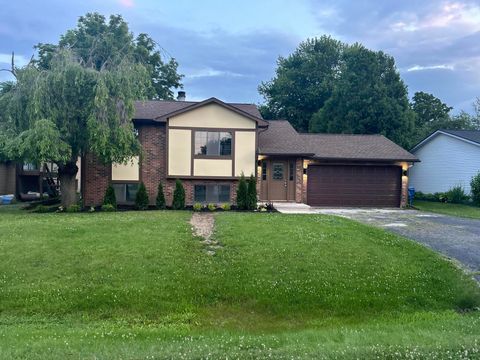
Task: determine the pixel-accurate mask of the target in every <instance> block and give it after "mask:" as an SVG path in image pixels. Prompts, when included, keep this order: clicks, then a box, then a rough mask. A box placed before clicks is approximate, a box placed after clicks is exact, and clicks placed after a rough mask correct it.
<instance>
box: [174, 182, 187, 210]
mask: <svg viewBox="0 0 480 360" xmlns="http://www.w3.org/2000/svg"><path fill="white" fill-rule="evenodd" d="M172 208H173V209H174V210H182V209H185V188H184V187H183V184H182V182H181V181H180V180H179V179H177V180H176V181H175V190H174V192H173V201H172Z"/></svg>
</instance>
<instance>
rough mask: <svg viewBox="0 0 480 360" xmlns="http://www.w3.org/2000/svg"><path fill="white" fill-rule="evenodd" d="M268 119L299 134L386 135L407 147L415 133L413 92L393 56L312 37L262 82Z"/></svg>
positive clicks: (324, 37) (264, 107)
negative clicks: (284, 123) (285, 123)
mask: <svg viewBox="0 0 480 360" xmlns="http://www.w3.org/2000/svg"><path fill="white" fill-rule="evenodd" d="M259 91H260V93H261V94H262V95H263V96H264V98H265V104H264V105H263V106H262V107H261V111H262V114H263V115H266V116H267V117H270V118H285V119H287V120H288V121H289V122H290V123H291V124H292V125H293V126H294V127H295V128H296V129H297V130H298V131H311V132H319V131H324V132H338V133H346V132H351V133H381V134H384V135H386V136H387V137H389V138H390V139H392V140H394V141H396V142H397V143H399V144H401V145H406V144H407V143H408V142H409V139H410V137H411V132H412V130H413V114H412V111H411V109H410V107H409V102H408V97H407V89H406V86H405V84H404V83H403V81H402V80H401V79H400V76H399V73H398V71H397V69H396V67H395V61H394V59H393V58H392V57H391V56H388V55H387V54H385V53H383V52H375V51H371V50H368V49H366V48H365V47H363V46H362V45H360V44H353V45H348V44H345V43H342V42H340V41H337V40H334V39H332V38H331V37H329V36H322V37H320V38H315V39H309V40H307V41H305V42H302V43H301V44H300V45H299V47H298V48H297V49H296V50H295V51H294V52H293V54H291V55H290V56H288V57H287V58H283V57H280V58H279V60H278V63H277V70H276V74H275V77H274V78H273V79H272V80H271V81H269V82H265V83H262V84H261V85H260V87H259Z"/></svg>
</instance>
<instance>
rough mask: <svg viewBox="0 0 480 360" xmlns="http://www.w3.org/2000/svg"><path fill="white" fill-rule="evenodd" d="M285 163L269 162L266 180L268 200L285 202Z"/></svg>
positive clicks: (286, 179)
mask: <svg viewBox="0 0 480 360" xmlns="http://www.w3.org/2000/svg"><path fill="white" fill-rule="evenodd" d="M287 164H288V162H287V161H274V160H273V161H271V162H270V171H269V178H268V199H269V200H287V181H288V178H287V176H288V175H287Z"/></svg>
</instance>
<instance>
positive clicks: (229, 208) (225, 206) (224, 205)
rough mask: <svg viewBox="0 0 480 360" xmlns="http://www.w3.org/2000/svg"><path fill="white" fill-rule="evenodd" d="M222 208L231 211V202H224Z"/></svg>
mask: <svg viewBox="0 0 480 360" xmlns="http://www.w3.org/2000/svg"><path fill="white" fill-rule="evenodd" d="M222 209H223V210H224V211H230V210H231V209H232V207H231V205H230V204H222Z"/></svg>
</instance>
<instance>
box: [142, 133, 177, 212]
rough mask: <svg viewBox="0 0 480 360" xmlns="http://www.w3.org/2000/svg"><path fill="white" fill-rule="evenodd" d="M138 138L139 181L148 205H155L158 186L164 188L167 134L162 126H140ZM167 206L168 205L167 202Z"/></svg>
mask: <svg viewBox="0 0 480 360" xmlns="http://www.w3.org/2000/svg"><path fill="white" fill-rule="evenodd" d="M137 129H138V138H139V141H140V143H141V144H142V150H143V153H142V157H141V161H140V181H143V183H144V184H145V187H146V188H147V193H148V198H149V200H150V204H152V205H153V204H155V199H156V197H157V189H158V184H159V183H160V182H162V184H164V187H165V180H166V177H167V133H166V127H165V125H164V124H149V125H140V126H138V127H137ZM167 204H169V202H168V200H167Z"/></svg>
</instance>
